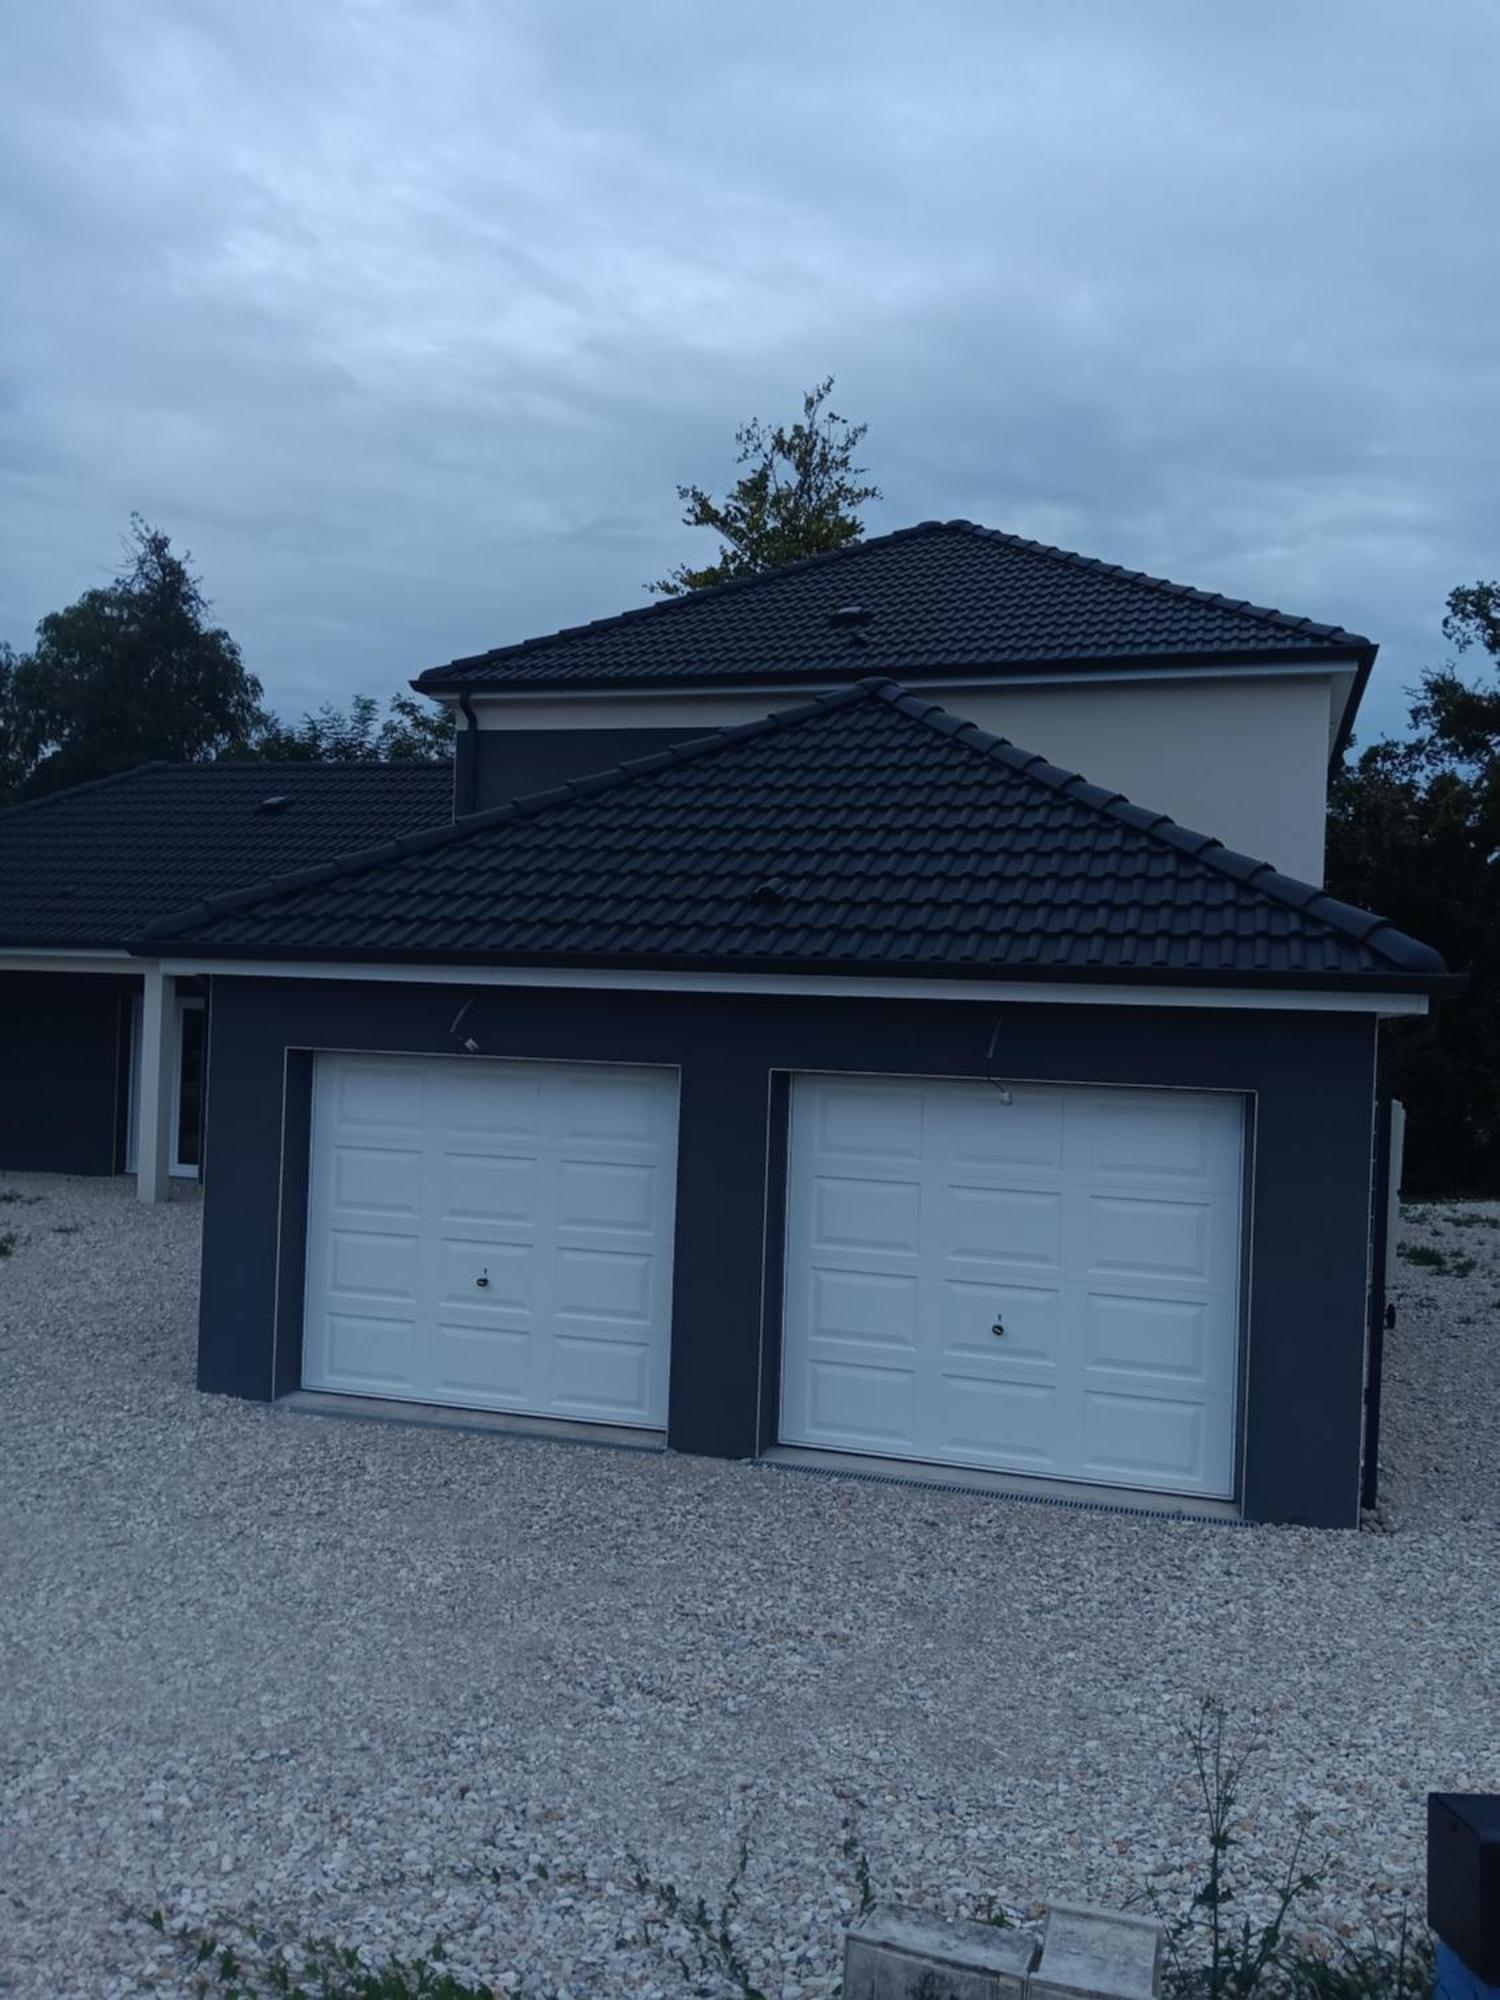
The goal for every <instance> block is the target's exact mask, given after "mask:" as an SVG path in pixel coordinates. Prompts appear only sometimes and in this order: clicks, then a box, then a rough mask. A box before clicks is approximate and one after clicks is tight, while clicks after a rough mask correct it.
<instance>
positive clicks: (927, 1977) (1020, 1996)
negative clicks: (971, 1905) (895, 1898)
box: [844, 1908, 1036, 2000]
mask: <svg viewBox="0 0 1500 2000" xmlns="http://www.w3.org/2000/svg"><path fill="white" fill-rule="evenodd" d="M1035 1956H1036V1942H1035V1940H1034V1939H1033V1938H1032V1937H1031V1935H1030V1934H1029V1933H1028V1932H1026V1931H1019V1930H1001V1929H999V1928H997V1927H996V1926H995V1925H994V1924H972V1923H961V1922H958V1921H956V1920H955V1921H953V1922H945V1921H944V1920H943V1919H942V1918H941V1917H931V1916H926V1915H924V1914H923V1913H922V1912H921V1911H919V1910H902V1909H895V1908H881V1909H877V1910H872V1911H871V1912H870V1914H869V1915H868V1916H867V1917H861V1918H860V1920H859V1922H858V1923H855V1924H851V1925H850V1927H849V1929H848V1931H847V1932H846V1933H845V1937H844V2000H1025V1993H1026V1975H1027V1974H1028V1973H1029V1972H1030V1970H1031V1964H1032V1960H1033V1959H1034V1958H1035Z"/></svg>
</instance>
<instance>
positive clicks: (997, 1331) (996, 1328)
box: [990, 1319, 1005, 1340]
mask: <svg viewBox="0 0 1500 2000" xmlns="http://www.w3.org/2000/svg"><path fill="white" fill-rule="evenodd" d="M990 1332H991V1333H992V1334H994V1336H995V1338H996V1339H997V1340H1003V1339H1004V1338H1005V1327H1004V1325H1003V1324H1002V1322H1001V1321H999V1320H998V1319H997V1320H996V1321H995V1324H994V1325H993V1326H992V1327H991V1328H990Z"/></svg>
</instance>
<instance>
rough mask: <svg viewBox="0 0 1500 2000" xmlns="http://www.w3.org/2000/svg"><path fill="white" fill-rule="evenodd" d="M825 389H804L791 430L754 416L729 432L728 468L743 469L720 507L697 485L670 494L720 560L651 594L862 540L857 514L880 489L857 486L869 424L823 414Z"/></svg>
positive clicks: (826, 385) (828, 386) (829, 380)
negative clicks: (712, 537) (731, 456)
mask: <svg viewBox="0 0 1500 2000" xmlns="http://www.w3.org/2000/svg"><path fill="white" fill-rule="evenodd" d="M832 390H833V377H832V376H831V375H829V376H828V377H826V378H825V380H823V381H822V382H819V383H818V385H817V386H816V388H813V389H809V390H808V392H807V394H806V395H805V396H804V397H803V398H802V418H801V421H800V422H799V423H794V424H793V425H792V426H791V427H790V428H789V429H788V428H787V427H785V426H783V425H780V424H778V425H777V427H776V428H775V430H768V429H767V428H766V427H765V425H764V424H762V423H761V422H760V420H759V418H754V417H753V418H752V419H751V420H750V422H749V423H748V424H743V425H741V427H740V428H739V430H737V431H736V432H735V434H734V441H735V444H736V446H737V451H736V456H735V463H736V465H741V466H745V467H747V468H748V469H747V470H746V471H745V472H743V473H742V474H741V475H740V478H739V479H738V480H737V481H736V482H735V484H734V486H733V487H732V488H731V489H730V492H729V494H728V496H727V498H726V499H724V500H723V501H722V502H720V501H717V500H715V499H714V498H713V496H712V495H711V494H709V493H705V492H704V490H703V488H702V487H701V486H679V487H678V489H677V497H678V499H679V500H681V501H682V503H683V509H684V511H683V516H682V518H683V521H684V522H685V523H686V525H687V526H688V527H690V528H712V529H713V530H714V532H715V533H716V534H717V535H718V536H719V537H720V542H719V555H718V560H717V561H716V562H712V563H710V564H709V565H708V567H707V568H706V569H693V568H692V567H691V566H690V565H689V564H687V563H683V564H681V565H680V566H679V567H678V568H677V569H675V570H673V572H672V574H671V575H670V576H666V577H663V578H662V579H661V580H660V582H658V583H653V584H650V585H649V586H648V588H649V589H650V590H652V591H654V592H655V593H656V594H657V595H658V596H662V597H678V596H681V595H682V593H683V592H685V591H689V590H702V589H704V588H705V586H707V585H708V584H713V583H727V582H728V581H729V579H730V578H731V577H736V576H756V575H758V574H759V573H760V572H761V571H762V570H768V569H777V568H779V567H780V566H781V564H782V563H789V562H797V561H798V560H799V559H800V558H801V557H803V556H816V555H822V554H824V553H825V552H826V551H827V550H829V549H841V548H844V547H846V546H847V544H848V543H850V542H857V541H858V540H859V539H860V537H861V535H863V533H864V524H863V522H862V521H861V520H860V518H859V514H858V511H857V510H858V509H859V508H860V507H862V506H863V505H864V503H865V501H867V500H878V499H879V498H880V489H879V487H878V486H870V485H867V484H865V483H864V478H865V468H864V467H863V466H862V465H856V464H855V463H854V454H855V452H856V451H857V450H858V449H859V445H860V441H861V439H862V438H863V437H864V435H865V432H866V431H867V430H868V429H869V425H868V424H850V423H847V422H846V421H845V420H844V418H843V417H841V416H839V415H838V414H837V413H836V412H835V411H833V410H831V409H828V408H826V407H825V406H826V404H827V401H828V398H829V395H830V394H831V393H832Z"/></svg>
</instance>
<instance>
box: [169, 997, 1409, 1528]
mask: <svg viewBox="0 0 1500 2000" xmlns="http://www.w3.org/2000/svg"><path fill="white" fill-rule="evenodd" d="M470 990H471V989H467V988H464V987H455V986H424V985H405V984H394V983H391V984H374V983H371V984H367V985H359V984H355V983H344V982H341V981H325V980H316V979H309V980H284V981H269V980H257V979H241V978H225V979H219V980H217V981H216V982H215V992H214V1016H213V1044H212V1049H211V1052H210V1077H209V1125H208V1155H209V1159H210V1161H211V1172H210V1174H209V1176H208V1179H207V1196H206V1202H205V1211H204V1252H203V1295H202V1321H201V1337H200V1346H199V1383H200V1385H201V1386H202V1387H203V1388H205V1389H211V1390H218V1391H223V1392H226V1393H228V1394H231V1395H239V1396H252V1397H261V1398H264V1397H269V1396H270V1395H271V1394H272V1393H273V1391H274V1392H275V1393H280V1392H282V1391H284V1390H285V1389H286V1388H288V1387H290V1386H292V1385H293V1384H294V1383H295V1381H296V1379H297V1367H298V1358H297V1357H298V1355H299V1352H300V1343H301V1290H302V1277H301V1268H300V1261H301V1248H300V1246H301V1241H302V1235H301V1229H300V1218H301V1214H302V1210H303V1206H304V1204H305V1200H306V1158H307V1145H308V1134H307V1111H306V1106H307V1092H308V1088H309V1081H310V1075H311V1065H310V1063H309V1062H308V1061H307V1060H306V1058H305V1056H304V1055H302V1054H301V1053H298V1052H300V1051H304V1050H308V1049H317V1048H344V1049H350V1048H353V1049H371V1050H388V1051H412V1052H420V1051H432V1052H434V1053H444V1054H452V1053H454V1046H453V1043H452V1042H451V1040H450V1039H449V1035H448V1028H449V1024H450V1023H451V1021H452V1020H453V1017H454V1014H455V1012H456V1011H457V1008H458V1005H459V1004H460V1002H461V1000H462V999H463V998H464V997H466V996H467V994H468V992H469V991H470ZM473 990H475V992H476V995H477V997H476V998H475V1002H474V1005H473V1007H472V1008H471V1009H470V1011H469V1013H468V1014H467V1016H466V1017H465V1021H464V1030H465V1033H466V1034H472V1035H473V1036H474V1037H475V1038H476V1039H477V1040H478V1041H479V1043H480V1045H481V1054H482V1055H485V1056H532V1057H541V1058H548V1057H550V1058H554V1059H561V1060H570V1059H588V1060H605V1061H620V1062H640V1063H669V1064H673V1065H679V1066H680V1069H681V1080H682V1081H681V1128H680V1132H679V1141H678V1160H679V1165H678V1218H677V1237H676V1260H675V1272H674V1307H673V1332H672V1386H671V1400H670V1412H669V1423H668V1437H669V1442H670V1443H671V1444H672V1445H673V1446H675V1447H676V1448H677V1449H679V1450H682V1451H691V1452H704V1453H711V1454H719V1455H726V1456H730V1457H738V1456H744V1455H748V1454H751V1453H754V1452H755V1451H757V1450H759V1449H761V1448H762V1447H763V1446H764V1445H766V1444H769V1443H770V1442H772V1440H773V1438H774V1435H775V1421H776V1411H775V1399H774V1395H766V1394H763V1393H761V1394H758V1390H760V1389H761V1388H762V1385H763V1383H766V1382H770V1383H774V1380H775V1374H774V1369H773V1358H774V1357H773V1356H772V1355H770V1354H769V1353H766V1352H765V1351H764V1349H765V1346H766V1343H767V1341H770V1342H774V1341H775V1339H776V1338H777V1317H778V1313H779V1297H778V1291H779V1288H778V1286H777V1284H775V1283H774V1282H773V1283H771V1284H769V1285H768V1284H765V1283H763V1280H764V1279H765V1277H766V1269H767V1256H766V1226H767V1225H766V1188H767V1180H768V1168H770V1167H772V1166H773V1164H774V1163H773V1162H772V1161H771V1159H770V1157H769V1153H770V1145H769V1144H768V1132H778V1131H780V1130H781V1129H783V1125H782V1118H781V1115H780V1112H779V1109H778V1103H777V1097H778V1092H777V1089H776V1088H775V1075H776V1073H778V1072H782V1071H787V1070H871V1071H883V1072H888V1073H893V1074H913V1075H917V1074H935V1075H950V1076H976V1075H982V1074H984V1070H985V1055H986V1050H987V1048H988V1045H989V1040H990V1035H991V1031H992V1029H993V1027H994V1024H995V1012H996V1010H995V1009H994V1008H993V1007H992V1006H983V1005H975V1004H970V1003H965V1002H959V1001H952V1002H944V1001H874V1000H862V1001H861V1000H836V999H829V1000H822V999H800V998H798V999H792V998H785V999H781V998H759V997H746V996H733V995H723V996H712V997H709V996H704V995H677V994H665V993H658V994H643V993H625V992H617V993H606V992H582V991H568V990H564V989H551V990H548V989H539V988H529V989H528V988H522V987H512V988H493V987H492V988H484V989H473ZM1003 1015H1004V1021H1003V1028H1002V1032H1001V1036H1000V1043H999V1054H998V1056H997V1062H996V1068H997V1072H998V1073H1000V1074H1003V1075H1005V1076H1008V1077H1012V1078H1016V1079H1034V1080H1038V1081H1042V1080H1048V1079H1053V1080H1057V1079H1062V1080H1067V1081H1070V1082H1097V1083H1118V1084H1151V1083H1155V1084H1174V1085H1179V1086H1183V1087H1188V1088H1192V1087H1201V1088H1215V1089H1226V1088H1227V1089H1233V1090H1239V1091H1244V1092H1246V1093H1253V1096H1254V1105H1255V1110H1254V1119H1253V1127H1252V1137H1253V1160H1252V1195H1253V1227H1252V1238H1251V1254H1250V1259H1249V1263H1250V1279H1251V1283H1250V1327H1249V1348H1248V1352H1249V1381H1248V1393H1247V1408H1246V1436H1247V1444H1246V1451H1245V1467H1244V1502H1245V1508H1246V1511H1247V1512H1248V1513H1249V1514H1250V1515H1251V1516H1252V1518H1255V1519H1259V1520H1282V1521H1302V1522H1309V1523H1313V1524H1316V1525H1319V1526H1329V1527H1347V1526H1352V1525H1353V1524H1354V1523H1355V1521H1356V1520H1357V1504H1358V1493H1359V1474H1360V1429H1361V1400H1362V1391H1363V1358H1364V1340H1365V1276H1366V1247H1367V1241H1368V1221H1369V1213H1368V1204H1369V1189H1370V1120H1371V1091H1372V1065H1373V1050H1374V1024H1373V1021H1372V1020H1371V1019H1370V1018H1369V1017H1367V1016H1358V1015H1339V1014H1332V1013H1329V1014H1304V1015H1297V1014H1292V1013H1287V1012H1276V1013H1238V1012H1234V1011H1231V1010H1227V1009H1213V1010H1209V1009H1204V1010H1200V1011H1188V1010H1178V1009H1165V1008H1163V1009H1158V1008H1154V1007H1152V1008H1146V1007H1130V1008H1111V1007H1098V1006H1075V1007H1066V1006H1062V1007H1060V1006H1050V1005H1029V1004H1014V1005H1009V1006H1007V1007H1006V1008H1005V1009H1004V1010H1003ZM289 1051H290V1052H292V1053H290V1054H289ZM284 1130H285V1133H286V1135H287V1136H286V1139H285V1141H284V1137H283V1134H284ZM774 1143H775V1144H776V1145H778V1146H779V1143H780V1142H779V1140H777V1141H775V1142H774ZM283 1164H285V1169H286V1172H285V1177H284V1190H285V1192H284V1207H285V1212H284V1214H282V1213H281V1212H280V1211H279V1209H278V1189H279V1188H282V1187H283V1172H282V1169H283ZM770 1178H771V1179H773V1180H774V1178H775V1175H774V1172H772V1173H771V1175H770ZM278 1221H280V1222H281V1223H282V1225H283V1226H282V1228H281V1231H280V1244H281V1249H280V1256H281V1263H280V1266H278ZM774 1265H775V1260H774V1258H773V1259H772V1276H773V1278H774V1276H775V1275H776V1274H775V1268H774ZM763 1300H764V1301H766V1302H767V1303H768V1305H769V1311H768V1310H767V1309H766V1307H765V1306H764V1305H763ZM758 1412H759V1415H758ZM758 1426H759V1428H758Z"/></svg>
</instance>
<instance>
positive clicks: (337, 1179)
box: [332, 1146, 422, 1220]
mask: <svg viewBox="0 0 1500 2000" xmlns="http://www.w3.org/2000/svg"><path fill="white" fill-rule="evenodd" d="M332 1164H333V1176H332V1180H333V1185H332V1195H333V1201H334V1205H335V1206H336V1207H337V1208H339V1209H341V1210H343V1211H345V1212H346V1213H348V1212H349V1211H351V1210H361V1211H363V1212H365V1213H367V1214H373V1215H380V1216H382V1217H392V1218H394V1217H397V1216H406V1217H410V1218H412V1219H413V1220H415V1218H416V1215H417V1213H418V1211H419V1209H420V1208H421V1205H422V1155H421V1153H420V1152H419V1151H416V1150H415V1149H413V1148H410V1147H403V1148H401V1149H399V1150H398V1149H395V1148H391V1147H382V1146H336V1147H335V1148H334V1151H333V1163H332Z"/></svg>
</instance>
